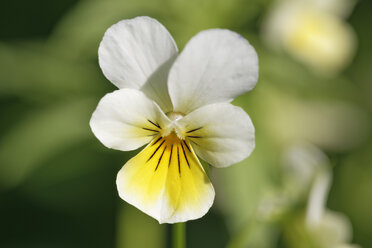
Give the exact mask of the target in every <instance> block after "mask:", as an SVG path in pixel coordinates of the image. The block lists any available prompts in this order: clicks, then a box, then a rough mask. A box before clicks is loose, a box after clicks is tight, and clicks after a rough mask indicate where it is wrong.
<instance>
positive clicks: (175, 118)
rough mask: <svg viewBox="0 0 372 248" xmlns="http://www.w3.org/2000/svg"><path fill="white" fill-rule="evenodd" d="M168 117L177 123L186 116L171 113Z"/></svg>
mask: <svg viewBox="0 0 372 248" xmlns="http://www.w3.org/2000/svg"><path fill="white" fill-rule="evenodd" d="M166 115H167V116H168V118H169V119H170V120H171V121H177V120H179V119H181V118H182V117H183V116H184V114H182V113H180V112H169V113H167V114H166Z"/></svg>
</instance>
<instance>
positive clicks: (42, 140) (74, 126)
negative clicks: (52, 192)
mask: <svg viewBox="0 0 372 248" xmlns="http://www.w3.org/2000/svg"><path fill="white" fill-rule="evenodd" d="M93 106H95V103H94V101H92V99H89V98H87V99H81V100H75V101H71V102H63V103H60V104H56V105H52V106H50V107H48V108H46V109H45V110H40V111H35V112H34V113H32V114H30V115H29V117H27V118H25V119H23V120H22V121H21V122H20V123H18V125H15V126H14V127H13V128H12V129H11V130H9V131H8V132H7V133H6V134H5V135H4V137H2V139H1V141H0V160H1V164H0V184H1V185H2V186H5V187H12V186H16V185H17V184H19V183H20V182H22V180H24V179H25V178H26V177H27V175H28V174H29V173H30V172H31V171H32V170H34V169H35V168H34V167H35V166H37V165H39V163H40V162H41V161H43V160H44V159H46V158H47V157H49V156H51V155H52V154H54V153H55V152H56V151H58V150H59V149H62V148H63V147H66V146H68V145H71V144H74V143H76V142H79V141H81V140H83V139H88V138H90V137H91V135H92V134H91V133H90V129H89V124H88V123H89V117H90V114H91V113H92V111H93Z"/></svg>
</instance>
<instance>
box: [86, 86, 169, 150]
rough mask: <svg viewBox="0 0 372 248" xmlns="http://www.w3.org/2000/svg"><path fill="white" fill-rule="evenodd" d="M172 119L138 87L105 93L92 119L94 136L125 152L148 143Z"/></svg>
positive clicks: (107, 144)
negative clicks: (137, 88)
mask: <svg viewBox="0 0 372 248" xmlns="http://www.w3.org/2000/svg"><path fill="white" fill-rule="evenodd" d="M150 121H151V122H153V123H155V124H157V125H159V126H160V127H164V126H166V125H168V124H169V122H170V121H169V119H168V118H167V117H166V116H165V115H164V113H163V112H162V111H161V109H160V108H159V106H158V105H157V104H156V103H155V102H153V101H152V100H150V99H149V98H147V97H146V95H145V94H144V93H143V92H141V91H139V90H135V89H120V90H117V91H114V92H112V93H109V94H106V95H105V96H104V97H103V98H102V99H101V101H100V102H99V103H98V106H97V108H96V110H95V111H94V113H93V115H92V118H91V120H90V127H91V128H92V131H93V133H94V135H95V136H96V137H97V138H98V139H99V140H100V141H101V142H102V143H103V144H104V145H105V146H107V147H109V148H114V149H118V150H122V151H129V150H134V149H137V148H138V147H141V146H143V145H145V144H147V143H149V142H150V141H151V140H152V139H153V138H154V137H155V135H157V134H159V133H157V132H155V131H149V130H156V131H159V132H160V128H157V127H156V125H154V124H152V123H151V122H150Z"/></svg>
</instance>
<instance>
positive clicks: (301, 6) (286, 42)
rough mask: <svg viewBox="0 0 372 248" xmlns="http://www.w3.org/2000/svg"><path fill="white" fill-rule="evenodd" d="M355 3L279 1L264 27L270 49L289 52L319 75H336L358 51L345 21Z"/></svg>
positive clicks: (351, 31)
mask: <svg viewBox="0 0 372 248" xmlns="http://www.w3.org/2000/svg"><path fill="white" fill-rule="evenodd" d="M354 3H355V1H354V0H277V1H276V2H275V3H274V4H273V6H272V7H271V9H270V11H269V12H268V15H267V17H266V19H265V21H264V25H263V30H262V31H263V38H264V39H265V41H266V42H267V44H268V45H269V46H271V47H272V48H275V49H277V50H284V51H286V52H288V54H290V55H291V56H293V57H294V58H295V59H297V60H299V61H300V62H302V63H304V64H306V65H307V66H309V67H310V68H312V69H313V70H314V71H316V72H320V73H323V74H336V73H337V72H339V71H340V70H342V69H343V68H344V67H346V66H347V65H348V64H349V62H350V61H351V59H352V57H353V55H354V53H355V47H356V37H355V33H354V30H353V29H352V27H351V26H350V25H349V24H348V23H347V22H346V21H345V16H346V15H347V14H348V13H350V12H351V10H352V8H353V5H354Z"/></svg>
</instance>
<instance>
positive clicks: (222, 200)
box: [0, 0, 372, 248]
mask: <svg viewBox="0 0 372 248" xmlns="http://www.w3.org/2000/svg"><path fill="white" fill-rule="evenodd" d="M299 2H301V3H300V5H298V4H299ZM302 4H303V5H302ZM371 11H372V2H371V1H368V0H364V1H363V0H361V1H359V2H355V1H349V0H324V1H321V0H319V1H306V0H294V1H290V0H283V1H269V0H250V1H244V0H229V1H228V0H198V1H197V0H154V1H148V0H105V1H103V0H58V1H49V0H34V1H27V0H14V1H0V12H1V15H0V116H1V117H0V118H1V121H0V247H4V248H5V247H12V248H13V247H117V248H123V247H154V248H157V247H171V226H170V225H166V224H163V225H159V224H158V223H157V222H156V221H155V220H153V219H152V218H150V217H148V216H146V215H145V214H143V213H141V212H140V211H139V210H137V209H135V208H133V207H131V206H130V205H128V204H127V203H125V202H123V201H121V200H120V199H119V197H118V195H117V192H116V186H115V177H116V173H117V172H118V170H119V169H120V168H121V166H122V165H123V164H124V163H125V162H126V161H127V160H128V159H129V158H130V157H132V156H133V155H134V154H136V152H137V151H135V152H128V153H124V152H119V151H114V150H110V149H107V148H105V147H104V146H103V145H102V144H101V143H99V141H98V140H97V139H96V138H95V137H94V135H93V134H92V132H91V131H90V128H89V125H88V123H89V119H90V116H91V114H92V112H93V110H94V109H95V107H96V105H97V103H98V101H99V99H100V98H101V97H102V96H103V95H104V94H105V93H108V92H111V91H113V90H115V87H114V86H113V85H112V84H110V83H109V81H108V80H106V79H105V78H104V76H103V74H102V72H101V70H100V68H99V66H98V63H97V49H98V45H99V42H100V40H101V39H102V36H103V33H104V31H105V30H106V29H107V28H108V27H109V26H111V25H112V24H114V23H116V22H117V21H119V20H122V19H127V18H133V17H136V16H141V15H148V16H151V17H153V18H156V19H158V20H159V21H160V22H161V23H162V24H164V25H165V26H166V27H167V28H168V30H169V31H170V33H171V34H172V35H173V36H174V38H175V40H176V42H177V44H178V46H179V48H180V50H181V49H182V48H183V47H184V45H185V44H186V42H187V41H188V40H189V39H190V38H191V37H192V36H193V35H195V34H196V33H197V32H198V31H200V30H203V29H208V28H228V29H231V30H234V31H236V32H238V33H240V34H242V35H243V36H244V37H245V38H247V39H248V40H249V41H250V43H252V45H253V46H254V47H255V48H256V50H257V53H258V56H259V60H260V79H259V82H258V84H257V86H256V88H255V89H254V90H253V91H252V92H249V93H248V94H246V95H244V96H241V97H239V98H238V99H236V100H235V101H234V104H236V105H239V106H241V107H243V108H244V109H245V110H246V111H247V112H248V113H249V114H250V116H251V118H252V120H253V123H254V124H255V127H256V150H255V151H254V153H253V154H252V156H251V157H250V158H248V159H246V160H245V161H243V162H241V163H239V164H237V165H234V166H232V167H229V168H225V169H214V168H212V169H211V171H210V176H211V178H212V182H213V184H214V186H215V188H216V200H215V204H214V206H213V207H212V209H211V210H210V211H209V213H208V214H207V215H206V216H205V217H203V218H202V219H199V220H195V221H190V222H188V223H187V244H188V247H195V248H198V247H252V248H275V247H281V248H287V247H288V248H310V247H311V248H346V247H358V246H357V245H359V246H360V247H365V248H368V247H372V236H371V230H372V166H371V165H372V137H371V132H370V131H371V121H372V82H371V68H372V46H371V44H372V29H371V27H370V25H371V23H372V19H371ZM352 244H353V245H352Z"/></svg>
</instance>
